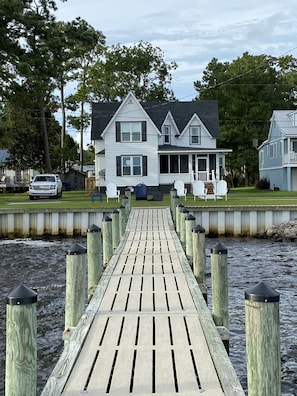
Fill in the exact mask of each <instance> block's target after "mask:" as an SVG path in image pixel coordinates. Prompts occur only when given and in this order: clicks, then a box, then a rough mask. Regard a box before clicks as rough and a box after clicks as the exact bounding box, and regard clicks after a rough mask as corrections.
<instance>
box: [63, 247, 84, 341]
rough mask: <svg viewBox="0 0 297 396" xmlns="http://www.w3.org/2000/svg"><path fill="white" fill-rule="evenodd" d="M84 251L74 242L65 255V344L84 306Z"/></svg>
mask: <svg viewBox="0 0 297 396" xmlns="http://www.w3.org/2000/svg"><path fill="white" fill-rule="evenodd" d="M86 253H87V249H86V248H85V247H83V246H81V245H79V244H77V243H75V244H74V245H72V246H71V248H70V249H69V250H68V251H67V255H66V298H65V331H64V334H63V339H64V342H65V344H67V342H68V340H69V337H70V335H71V332H72V330H73V328H74V327H76V325H77V324H78V322H79V320H80V318H81V316H82V314H83V312H84V308H85V287H86V273H87V254H86Z"/></svg>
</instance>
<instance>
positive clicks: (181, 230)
mask: <svg viewBox="0 0 297 396" xmlns="http://www.w3.org/2000/svg"><path fill="white" fill-rule="evenodd" d="M188 213H189V211H188V209H187V208H181V209H180V214H179V216H180V225H179V239H180V241H181V244H182V246H183V248H185V245H186V224H185V222H186V217H187V215H188Z"/></svg>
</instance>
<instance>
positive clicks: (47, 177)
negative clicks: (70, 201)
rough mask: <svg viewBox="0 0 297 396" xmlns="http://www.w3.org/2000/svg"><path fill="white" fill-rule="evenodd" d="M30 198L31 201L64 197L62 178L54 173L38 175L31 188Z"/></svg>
mask: <svg viewBox="0 0 297 396" xmlns="http://www.w3.org/2000/svg"><path fill="white" fill-rule="evenodd" d="M29 197H30V199H34V198H41V197H46V198H50V197H52V198H59V197H62V181H61V179H60V176H59V175H55V174H52V173H46V174H41V175H36V176H35V177H34V178H33V180H32V181H31V183H30V186H29Z"/></svg>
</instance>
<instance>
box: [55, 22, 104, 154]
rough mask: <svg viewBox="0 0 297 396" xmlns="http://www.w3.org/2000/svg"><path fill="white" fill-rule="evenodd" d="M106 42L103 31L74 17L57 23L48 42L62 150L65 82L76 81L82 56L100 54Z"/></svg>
mask: <svg viewBox="0 0 297 396" xmlns="http://www.w3.org/2000/svg"><path fill="white" fill-rule="evenodd" d="M104 44H105V37H104V35H103V34H102V32H100V31H97V30H95V29H94V28H93V27H92V26H90V25H89V24H88V23H87V22H86V21H85V20H83V19H81V18H76V19H75V20H74V21H72V22H67V23H66V22H56V23H55V25H54V28H53V34H52V36H51V39H50V41H49V46H50V48H51V51H52V52H53V53H54V54H55V57H54V59H53V62H54V65H55V69H56V77H55V81H56V84H57V88H58V89H59V91H60V107H61V113H62V128H61V150H62V152H63V147H64V140H65V134H66V104H65V86H66V84H67V82H69V81H74V80H76V79H77V78H78V77H79V76H80V74H81V69H82V68H83V67H84V66H85V59H86V58H87V59H90V58H92V56H93V54H100V53H101V51H102V49H103V46H104Z"/></svg>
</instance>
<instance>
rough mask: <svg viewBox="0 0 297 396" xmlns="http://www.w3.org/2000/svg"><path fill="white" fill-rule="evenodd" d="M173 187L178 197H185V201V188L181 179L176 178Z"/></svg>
mask: <svg viewBox="0 0 297 396" xmlns="http://www.w3.org/2000/svg"><path fill="white" fill-rule="evenodd" d="M174 188H175V189H176V194H177V196H178V197H185V201H186V200H187V189H186V188H185V184H184V182H183V181H181V180H176V181H175V182H174Z"/></svg>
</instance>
